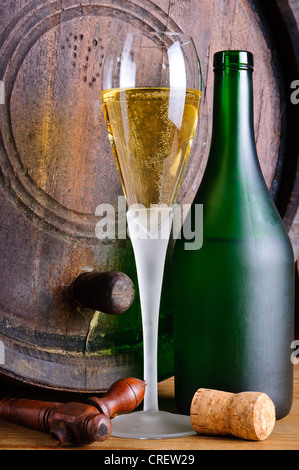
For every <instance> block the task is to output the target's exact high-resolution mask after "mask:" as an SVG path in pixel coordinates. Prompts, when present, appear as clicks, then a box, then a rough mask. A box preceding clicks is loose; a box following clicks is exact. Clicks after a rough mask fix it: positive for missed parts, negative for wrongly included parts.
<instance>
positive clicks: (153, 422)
mask: <svg viewBox="0 0 299 470" xmlns="http://www.w3.org/2000/svg"><path fill="white" fill-rule="evenodd" d="M194 434H196V432H195V431H194V430H193V428H192V426H191V421H190V416H186V415H180V414H175V413H168V412H166V411H134V412H133V413H128V414H124V415H119V416H116V417H115V418H114V419H113V420H112V434H111V435H112V436H114V437H126V438H129V439H167V438H172V437H184V436H192V435H194Z"/></svg>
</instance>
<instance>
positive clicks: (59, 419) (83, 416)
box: [0, 377, 146, 445]
mask: <svg viewBox="0 0 299 470" xmlns="http://www.w3.org/2000/svg"><path fill="white" fill-rule="evenodd" d="M145 387H146V383H145V381H143V380H139V379H136V378H134V377H126V378H124V379H120V380H118V381H116V382H114V383H113V384H112V385H111V387H110V388H109V390H108V391H107V392H106V393H105V394H104V395H103V396H102V397H101V398H98V397H91V398H90V399H89V400H88V402H89V403H87V404H84V403H77V402H69V403H56V402H50V401H39V400H27V399H23V398H21V399H20V398H3V399H2V400H0V419H4V420H5V421H10V422H13V423H16V424H20V425H21V426H26V427H28V428H31V429H36V430H38V431H42V432H46V433H49V435H50V436H51V438H52V439H53V440H55V442H56V443H57V444H58V445H63V444H66V443H75V444H78V445H85V444H91V443H92V442H94V441H104V440H106V439H108V437H109V436H110V435H111V432H112V423H111V419H112V418H113V417H114V416H115V415H116V414H118V413H123V412H129V411H132V410H133V409H134V408H136V407H137V406H138V405H139V404H140V403H141V401H142V400H143V397H144V392H145Z"/></svg>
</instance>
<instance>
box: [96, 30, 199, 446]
mask: <svg viewBox="0 0 299 470" xmlns="http://www.w3.org/2000/svg"><path fill="white" fill-rule="evenodd" d="M102 90H103V91H102V103H103V111H104V117H105V121H106V125H107V130H108V136H109V140H110V143H111V146H112V150H113V154H114V158H115V161H116V165H117V168H118V171H119V175H120V179H121V183H122V187H123V191H124V194H125V196H126V200H127V204H128V212H127V221H128V228H129V233H130V237H131V241H132V245H133V250H134V255H135V261H136V268H137V276H138V285H139V292H140V302H141V313H142V325H143V346H144V380H145V381H146V383H147V386H146V392H145V396H144V404H143V411H135V412H132V413H130V414H125V415H120V416H117V417H116V418H114V419H113V433H112V434H113V435H114V436H119V437H131V438H141V439H159V438H167V437H179V436H186V435H191V434H194V431H193V429H192V426H191V421H190V417H189V416H185V415H178V414H175V413H168V412H164V411H160V410H159V408H158V386H157V385H158V384H157V342H158V319H159V306H160V296H161V288H162V280H163V272H164V263H165V256H166V251H167V246H168V242H169V236H170V232H171V225H172V206H173V204H174V202H175V200H176V197H177V192H178V189H179V186H180V183H181V179H182V175H183V172H184V169H185V166H186V162H187V158H188V155H189V152H190V148H191V145H192V141H193V137H194V133H195V130H196V126H197V122H198V115H199V108H200V103H201V71H200V62H199V59H198V56H197V53H196V49H195V46H194V43H193V40H192V38H190V37H188V36H186V35H184V34H181V33H169V32H168V33H167V32H153V33H147V32H145V33H142V32H136V33H128V34H125V35H118V36H116V37H114V38H112V39H111V41H110V42H109V45H108V47H107V50H106V53H105V57H104V62H103V69H102Z"/></svg>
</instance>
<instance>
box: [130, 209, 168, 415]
mask: <svg viewBox="0 0 299 470" xmlns="http://www.w3.org/2000/svg"><path fill="white" fill-rule="evenodd" d="M167 222H168V227H169V230H168V229H167V230H166V231H165V230H163V232H162V229H160V234H159V233H158V234H157V232H155V234H154V235H153V234H150V233H149V234H148V238H140V237H134V236H131V241H132V245H133V250H134V255H135V262H136V269H137V277H138V285H139V295H140V303H141V314H142V328H143V355H144V356H143V357H144V359H143V360H144V380H145V381H146V383H147V386H146V391H145V395H144V401H143V409H144V411H158V375H157V348H158V324H159V308H160V297H161V290H162V281H163V273H164V264H165V257H166V251H167V246H168V242H169V234H170V229H171V219H170V217H168V218H167V220H166V221H165V220H164V223H167ZM133 224H135V225H134V226H133ZM128 226H129V232H130V234H132V232H133V231H132V230H131V229H133V230H134V229H136V220H132V219H131V218H130V216H129V211H128ZM161 233H162V236H161ZM159 235H160V236H159Z"/></svg>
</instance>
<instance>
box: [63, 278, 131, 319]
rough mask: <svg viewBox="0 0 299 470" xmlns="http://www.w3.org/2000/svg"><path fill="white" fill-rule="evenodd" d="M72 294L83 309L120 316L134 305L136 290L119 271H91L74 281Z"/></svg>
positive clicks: (129, 280) (128, 279)
mask: <svg viewBox="0 0 299 470" xmlns="http://www.w3.org/2000/svg"><path fill="white" fill-rule="evenodd" d="M71 293H72V297H73V299H74V301H75V302H76V303H77V304H78V305H79V306H81V307H87V308H92V309H94V310H99V311H100V312H104V313H108V314H110V315H119V314H120V313H123V312H125V311H126V310H128V308H129V307H130V306H131V305H132V303H133V300H134V297H135V288H134V284H133V282H132V281H131V279H130V278H129V277H128V276H127V275H126V274H124V273H121V272H119V271H107V272H98V271H91V272H84V273H81V274H79V276H77V277H76V278H75V279H74V281H73V282H72V285H71Z"/></svg>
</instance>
